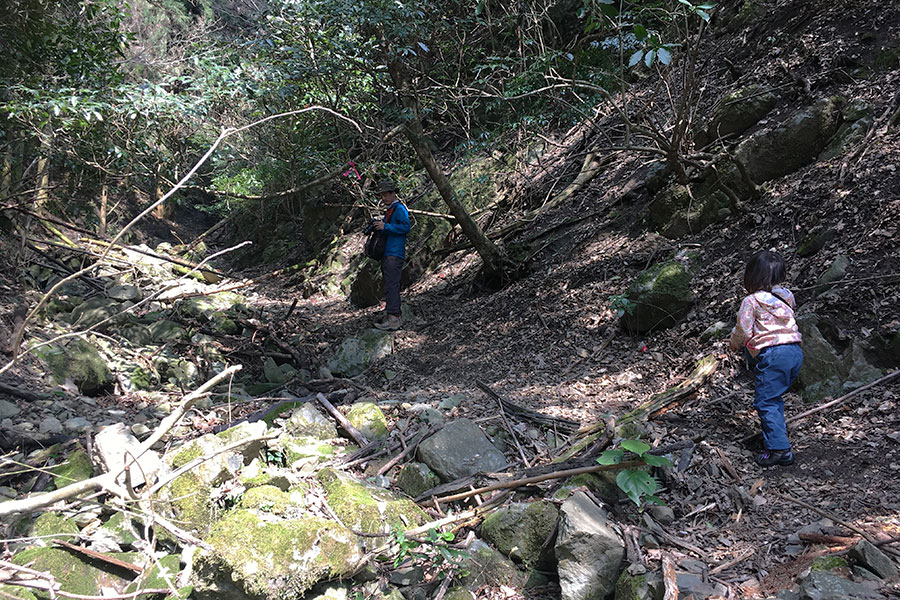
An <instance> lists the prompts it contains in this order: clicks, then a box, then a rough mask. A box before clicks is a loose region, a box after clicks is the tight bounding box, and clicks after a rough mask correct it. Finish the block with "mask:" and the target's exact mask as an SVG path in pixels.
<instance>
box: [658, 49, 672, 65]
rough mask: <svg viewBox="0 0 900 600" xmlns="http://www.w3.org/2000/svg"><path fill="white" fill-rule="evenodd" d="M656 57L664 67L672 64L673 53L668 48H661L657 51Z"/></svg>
mask: <svg viewBox="0 0 900 600" xmlns="http://www.w3.org/2000/svg"><path fill="white" fill-rule="evenodd" d="M656 57H657V58H658V59H659V62H661V63H662V64H664V65H668V64H669V63H671V62H672V53H671V52H669V51H668V50H667V49H666V48H660V49H658V50H657V51H656Z"/></svg>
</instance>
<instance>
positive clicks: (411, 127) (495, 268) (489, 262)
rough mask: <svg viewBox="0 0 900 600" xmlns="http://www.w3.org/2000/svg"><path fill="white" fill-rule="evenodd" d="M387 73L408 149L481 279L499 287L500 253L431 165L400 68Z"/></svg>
mask: <svg viewBox="0 0 900 600" xmlns="http://www.w3.org/2000/svg"><path fill="white" fill-rule="evenodd" d="M388 72H389V73H390V75H391V81H392V82H393V84H394V87H395V88H396V89H397V93H398V95H399V96H400V101H401V102H402V104H403V107H404V108H406V109H407V110H408V111H409V112H410V114H411V118H410V119H409V121H408V122H407V123H406V127H405V128H404V131H405V132H406V137H407V139H408V140H409V143H410V145H411V146H412V147H413V150H415V151H416V155H417V156H418V157H419V160H420V161H422V164H423V165H424V166H425V170H426V171H428V175H429V176H430V177H431V180H432V181H433V182H434V185H435V187H436V188H437V190H438V192H439V193H440V194H441V198H443V200H444V202H445V203H446V204H447V207H448V208H449V209H450V214H452V215H453V216H454V217H456V221H457V223H459V225H460V227H461V228H462V231H463V234H464V235H465V236H466V237H467V238H468V239H469V241H470V242H472V245H473V246H474V247H475V250H476V252H478V255H479V256H480V257H481V260H482V261H483V262H484V275H485V278H486V279H487V280H488V281H490V282H493V283H495V284H498V285H499V284H500V283H501V282H502V281H503V264H504V259H503V253H502V252H501V251H500V248H499V247H498V246H497V245H496V244H494V242H492V241H491V240H489V239H488V237H487V236H486V235H485V234H484V232H483V231H482V230H481V227H479V226H478V223H476V222H475V219H473V218H472V216H471V215H470V214H469V213H468V211H467V210H466V207H465V206H463V204H462V202H461V201H460V200H459V196H458V195H457V193H456V190H454V189H453V186H452V185H451V184H450V179H449V178H448V177H447V176H446V175H445V174H444V172H443V171H442V170H441V168H440V167H439V166H438V164H437V161H435V159H434V155H433V154H432V153H431V146H430V145H429V144H428V140H427V139H426V137H425V131H424V129H423V127H422V122H421V121H420V120H419V102H418V99H417V98H416V96H415V94H414V93H413V92H412V91H411V90H410V89H409V82H408V81H407V79H406V76H405V74H404V73H403V70H402V66H401V65H400V64H398V63H397V62H396V61H394V62H391V63H390V64H389V66H388Z"/></svg>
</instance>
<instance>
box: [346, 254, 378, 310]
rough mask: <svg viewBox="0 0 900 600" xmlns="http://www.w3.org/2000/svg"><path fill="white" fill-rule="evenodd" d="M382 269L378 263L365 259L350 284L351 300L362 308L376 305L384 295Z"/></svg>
mask: <svg viewBox="0 0 900 600" xmlns="http://www.w3.org/2000/svg"><path fill="white" fill-rule="evenodd" d="M383 288H384V285H383V283H382V281H381V269H380V268H379V266H378V264H377V263H375V262H371V261H365V262H363V263H362V264H361V265H360V268H359V270H358V271H357V272H356V277H355V278H354V279H353V281H352V283H351V284H350V302H352V303H353V305H354V306H358V307H360V308H368V307H370V306H375V305H377V304H378V303H379V302H381V299H382V298H383V297H384V289H383Z"/></svg>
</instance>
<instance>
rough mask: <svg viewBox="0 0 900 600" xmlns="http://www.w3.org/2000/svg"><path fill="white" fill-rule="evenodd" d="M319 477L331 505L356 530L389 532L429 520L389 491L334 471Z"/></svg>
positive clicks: (413, 505)
mask: <svg viewBox="0 0 900 600" xmlns="http://www.w3.org/2000/svg"><path fill="white" fill-rule="evenodd" d="M316 478H317V479H318V480H319V483H321V484H322V486H323V487H324V488H325V494H326V500H327V502H328V506H330V507H331V509H332V510H333V511H334V512H335V514H337V515H338V517H339V518H340V519H341V521H343V522H344V523H345V524H346V525H347V526H348V527H350V528H351V529H353V530H354V531H364V532H366V533H378V532H388V531H390V530H391V529H392V528H394V527H401V528H403V529H409V528H412V527H415V526H416V525H422V524H423V523H425V522H426V521H427V517H426V515H425V513H424V511H422V509H421V508H419V506H418V505H417V504H416V503H415V502H413V501H411V500H409V499H407V498H401V497H399V496H397V495H396V494H394V493H393V492H391V491H389V490H385V489H382V488H379V487H375V486H370V485H367V484H364V483H362V482H359V481H355V480H353V479H350V478H349V477H348V476H346V475H342V474H340V473H338V472H337V471H335V470H333V469H322V470H321V471H319V473H318V475H317V476H316Z"/></svg>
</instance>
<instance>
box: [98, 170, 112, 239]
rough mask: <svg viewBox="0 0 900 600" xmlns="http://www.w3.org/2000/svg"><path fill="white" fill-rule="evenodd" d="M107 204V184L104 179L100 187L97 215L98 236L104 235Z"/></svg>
mask: <svg viewBox="0 0 900 600" xmlns="http://www.w3.org/2000/svg"><path fill="white" fill-rule="evenodd" d="M108 204H109V184H107V183H106V181H104V182H103V185H102V186H101V187H100V212H99V214H98V215H97V216H98V217H100V226H99V227H98V228H97V235H99V236H100V237H106V211H107V206H108Z"/></svg>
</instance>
